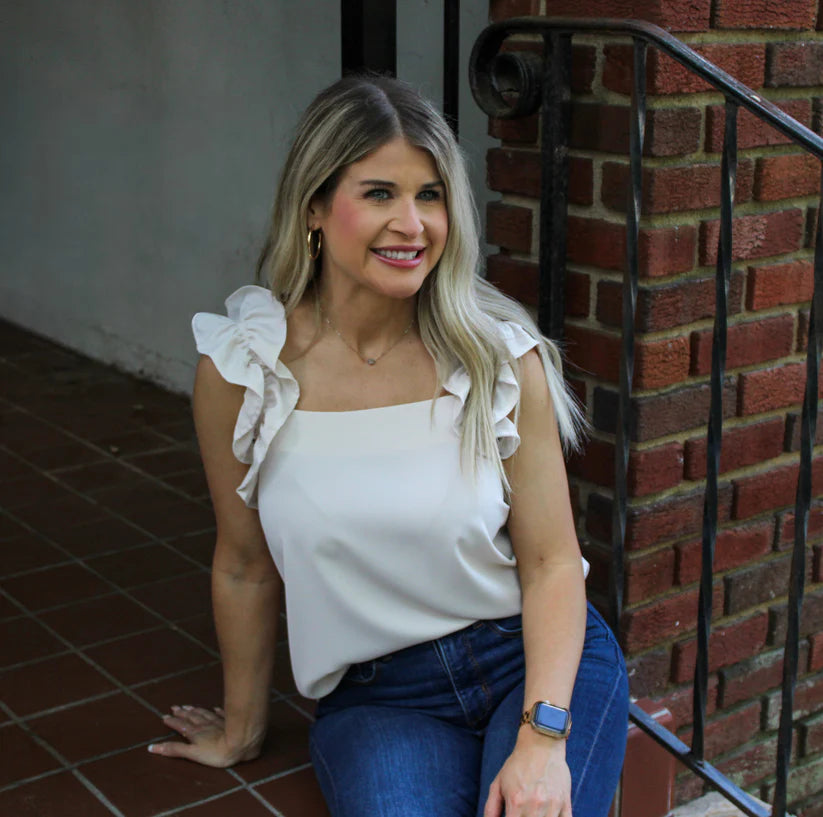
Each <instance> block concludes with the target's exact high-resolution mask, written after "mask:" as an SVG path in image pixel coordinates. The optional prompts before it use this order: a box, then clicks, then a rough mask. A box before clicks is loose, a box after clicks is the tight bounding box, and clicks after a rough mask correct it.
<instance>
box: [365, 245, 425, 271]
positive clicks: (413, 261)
mask: <svg viewBox="0 0 823 817" xmlns="http://www.w3.org/2000/svg"><path fill="white" fill-rule="evenodd" d="M424 249H425V248H423V247H408V248H406V247H379V248H376V249H372V250H371V252H372V254H373V255H375V256H376V257H377V258H379V259H380V260H381V261H383V262H384V263H385V264H388V265H389V266H392V267H401V268H403V269H411V268H413V267H416V266H417V265H418V264H419V263H420V262H421V261H422V260H423V252H424Z"/></svg>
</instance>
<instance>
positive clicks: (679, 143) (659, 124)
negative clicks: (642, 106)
mask: <svg viewBox="0 0 823 817" xmlns="http://www.w3.org/2000/svg"><path fill="white" fill-rule="evenodd" d="M630 122H631V110H630V108H628V107H627V106H626V105H614V104H610V103H606V102H576V103H575V104H574V105H573V106H572V109H571V121H570V126H569V145H570V147H572V148H577V149H580V150H595V151H598V152H601V153H617V154H620V155H621V156H622V155H627V154H628V153H629V133H630V127H631V126H630ZM702 124H703V114H702V111H701V110H700V109H698V108H652V110H650V111H649V112H648V114H647V119H646V132H645V134H644V139H643V155H644V156H654V157H658V156H679V155H684V154H689V153H694V152H695V151H697V150H699V149H700V135H701V130H702Z"/></svg>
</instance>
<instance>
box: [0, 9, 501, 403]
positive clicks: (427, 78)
mask: <svg viewBox="0 0 823 817" xmlns="http://www.w3.org/2000/svg"><path fill="white" fill-rule="evenodd" d="M463 5H464V6H467V7H472V8H470V9H468V10H467V11H465V12H464V18H466V20H467V22H466V23H464V26H463V28H464V32H463V36H464V39H463V47H464V51H465V56H464V59H463V60H462V63H463V65H464V66H465V65H466V64H467V59H468V49H469V48H470V46H471V42H472V40H473V39H474V35H475V32H476V31H477V30H479V28H480V27H481V26H482V25H483V24H484V23H485V19H486V17H485V15H486V13H487V12H486V8H487V4H486V2H485V0H481V1H480V2H466V3H464V4H463ZM339 6H340V4H339V0H279V2H275V1H273V0H233V2H230V0H222V2H221V0H70V2H65V0H0V122H2V140H3V141H2V149H0V316H1V317H4V318H6V319H8V320H11V321H13V322H14V323H17V324H19V325H22V326H25V327H28V328H30V329H32V330H34V331H36V332H38V333H41V334H43V335H46V336H47V337H50V338H53V339H55V340H57V341H59V342H61V343H63V344H65V345H66V346H69V347H71V348H74V349H77V350H79V351H81V352H83V353H85V354H88V355H90V356H92V357H95V358H97V359H100V360H104V361H106V362H111V363H114V364H116V365H118V366H120V367H121V368H123V369H126V370H129V371H133V372H138V373H140V374H142V375H144V376H146V377H148V378H150V379H152V380H155V381H157V382H159V383H162V384H164V385H167V386H169V387H171V388H172V389H175V390H178V391H186V390H188V389H189V388H190V385H191V377H192V372H193V365H194V361H195V352H194V349H193V344H192V341H191V335H190V330H189V317H190V316H191V314H192V313H193V312H194V311H196V310H198V309H210V310H221V309H222V301H223V299H224V298H225V296H226V295H227V294H228V293H229V292H231V291H232V290H233V289H234V288H235V287H237V286H239V285H241V284H243V283H248V282H250V280H251V279H252V276H253V266H254V261H255V259H256V254H257V251H258V248H259V245H260V242H261V239H262V236H263V233H264V227H265V223H266V220H267V217H268V213H269V209H270V205H271V198H272V193H273V189H274V183H275V180H276V175H277V172H278V170H279V167H280V164H281V161H282V158H283V154H284V152H285V149H286V147H287V145H288V143H289V136H290V132H291V129H292V128H293V126H294V123H295V121H296V119H297V117H298V115H299V113H300V112H301V111H302V109H303V108H304V107H305V105H306V103H307V101H308V100H309V99H310V97H311V96H312V95H313V94H314V93H315V92H316V91H317V90H319V89H320V88H322V87H323V86H324V85H326V84H328V83H329V82H331V81H333V80H334V79H335V78H336V77H337V76H338V75H339V66H340V36H339V26H340V19H339ZM441 15H442V5H441V2H438V1H437V0H433V2H426V0H400V2H399V4H398V19H399V25H398V28H399V31H400V34H399V39H398V73H399V75H400V76H402V77H404V78H405V79H408V80H410V81H412V82H415V83H416V84H419V85H421V86H422V87H424V88H430V89H431V90H434V91H435V93H433V94H432V96H433V97H434V98H435V100H439V96H440V92H439V89H440V84H441V80H440V75H441V73H442V42H441V38H440V30H441V27H442V23H441ZM433 32H434V33H435V36H432V33H433ZM464 70H465V69H464ZM472 108H473V102H472V101H471V99H470V96H469V94H468V90H467V88H466V86H465V81H464V87H463V90H462V106H461V116H465V117H466V119H465V120H464V121H463V122H462V123H461V135H462V139H463V141H464V144H466V145H467V147H468V148H469V149H470V150H471V152H472V165H473V167H474V168H475V180H476V182H477V183H478V187H479V188H480V189H482V182H483V159H482V156H483V154H484V152H485V145H486V141H487V140H486V139H485V136H484V134H485V127H486V126H485V119H484V118H482V117H480V116H479V114H477V113H474V120H473V121H472V117H471V115H470V114H469V113H466V112H467V111H472ZM478 123H479V124H478ZM468 134H472V135H471V136H469V135H468ZM478 134H479V136H478Z"/></svg>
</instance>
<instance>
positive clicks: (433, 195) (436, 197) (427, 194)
mask: <svg viewBox="0 0 823 817" xmlns="http://www.w3.org/2000/svg"><path fill="white" fill-rule="evenodd" d="M418 198H419V199H422V200H423V201H440V199H441V198H442V197H441V195H440V191H439V190H423V191H421V193H420V195H419V196H418Z"/></svg>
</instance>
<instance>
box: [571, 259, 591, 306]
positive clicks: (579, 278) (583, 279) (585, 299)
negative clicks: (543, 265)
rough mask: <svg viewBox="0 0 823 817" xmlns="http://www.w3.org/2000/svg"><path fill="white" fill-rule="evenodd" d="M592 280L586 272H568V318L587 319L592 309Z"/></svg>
mask: <svg viewBox="0 0 823 817" xmlns="http://www.w3.org/2000/svg"><path fill="white" fill-rule="evenodd" d="M590 291H591V279H590V278H589V276H588V275H586V273H585V272H575V271H574V270H567V271H566V316H567V317H570V318H587V317H588V315H589V309H590V300H591V296H590Z"/></svg>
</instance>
